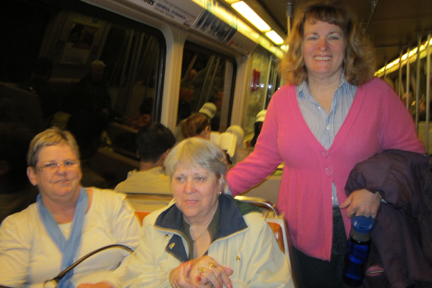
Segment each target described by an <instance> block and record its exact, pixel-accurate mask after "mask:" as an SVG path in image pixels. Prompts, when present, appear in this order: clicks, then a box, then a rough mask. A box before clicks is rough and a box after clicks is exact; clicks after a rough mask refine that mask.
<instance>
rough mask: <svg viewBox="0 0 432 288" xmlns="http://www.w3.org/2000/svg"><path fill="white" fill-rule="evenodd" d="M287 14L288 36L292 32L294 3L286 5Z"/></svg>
mask: <svg viewBox="0 0 432 288" xmlns="http://www.w3.org/2000/svg"><path fill="white" fill-rule="evenodd" d="M286 16H287V30H288V33H287V35H288V37H289V36H290V34H291V19H292V16H293V3H291V2H289V3H287V5H286Z"/></svg>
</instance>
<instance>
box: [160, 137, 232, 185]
mask: <svg viewBox="0 0 432 288" xmlns="http://www.w3.org/2000/svg"><path fill="white" fill-rule="evenodd" d="M179 166H182V167H187V168H204V169H206V170H208V171H210V172H213V173H214V174H216V176H217V177H218V178H220V176H223V183H222V187H224V186H225V179H226V177H225V176H226V173H227V172H228V165H227V163H226V156H225V153H224V152H223V151H222V149H220V148H219V147H218V146H217V145H216V144H213V143H212V142H210V141H208V140H204V139H201V138H198V137H191V138H188V139H185V140H183V141H182V142H180V143H179V144H177V145H176V146H174V148H173V149H172V150H171V151H170V152H169V154H168V156H167V157H166V159H165V168H166V172H167V174H168V176H169V177H170V178H172V177H173V174H174V172H175V171H176V170H177V168H178V167H179Z"/></svg>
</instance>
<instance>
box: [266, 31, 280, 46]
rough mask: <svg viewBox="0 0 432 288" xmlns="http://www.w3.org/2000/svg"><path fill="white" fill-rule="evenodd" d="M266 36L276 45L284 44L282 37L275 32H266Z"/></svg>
mask: <svg viewBox="0 0 432 288" xmlns="http://www.w3.org/2000/svg"><path fill="white" fill-rule="evenodd" d="M265 35H266V36H267V37H268V38H269V39H270V40H272V41H273V43H275V44H276V45H280V44H282V43H284V40H283V39H282V37H280V36H279V35H278V34H277V33H276V32H275V31H273V30H272V31H269V32H266V33H265Z"/></svg>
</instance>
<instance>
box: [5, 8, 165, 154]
mask: <svg viewBox="0 0 432 288" xmlns="http://www.w3.org/2000/svg"><path fill="white" fill-rule="evenodd" d="M0 10H1V12H0V13H1V14H0V16H2V25H1V29H2V31H3V32H4V33H2V35H4V37H5V38H4V40H5V41H2V43H3V44H2V45H1V46H0V47H1V48H2V50H1V52H2V53H1V56H0V57H2V58H1V60H2V63H4V66H3V65H2V66H3V67H4V68H3V69H1V70H0V81H6V82H13V83H15V84H16V85H18V86H20V87H21V86H23V85H24V86H25V85H26V84H22V83H27V81H28V80H29V79H30V78H31V75H32V72H33V71H32V67H33V63H36V62H37V61H36V60H37V59H40V58H41V57H43V58H46V59H48V60H49V61H50V62H51V63H52V71H50V72H51V74H50V75H49V77H48V78H49V81H48V83H49V86H50V89H52V90H54V91H56V92H57V97H58V98H59V99H58V110H60V111H62V112H65V113H68V114H70V115H72V114H75V113H77V112H78V111H83V110H85V111H87V112H90V113H93V114H97V113H100V114H103V116H104V117H105V120H104V121H105V122H106V123H107V124H105V127H106V130H107V131H108V134H109V136H110V138H111V142H112V144H113V145H114V148H119V150H124V151H125V152H126V153H129V154H130V155H131V156H133V157H135V148H134V144H133V142H134V141H131V140H130V141H126V142H125V140H124V139H126V138H128V139H133V136H129V137H126V138H125V137H118V136H119V135H123V136H124V134H125V133H128V134H131V133H132V134H133V133H134V132H136V131H138V129H139V128H140V127H142V126H145V125H146V124H148V123H149V122H151V121H160V114H161V109H162V107H161V106H162V82H163V78H162V77H163V70H164V65H165V64H164V61H165V51H166V44H165V40H164V37H163V35H162V33H161V32H160V31H158V30H156V29H154V28H152V27H149V26H146V25H144V24H142V23H137V22H135V21H132V20H130V19H126V18H124V17H122V16H119V15H117V14H113V13H110V12H108V11H105V10H101V9H99V8H97V7H94V6H91V5H88V4H85V3H83V2H81V1H68V0H65V1H51V2H49V1H43V0H40V1H39V0H35V1H26V0H17V1H2V4H0ZM18 31H19V32H18ZM30 42H31V43H30ZM6 44H7V45H6ZM3 60H4V61H3ZM98 61H99V62H98ZM24 86H23V87H24ZM36 92H38V91H36ZM38 93H39V92H38ZM39 96H41V95H39ZM41 98H42V96H41ZM42 104H43V103H42ZM42 110H43V107H42ZM50 116H52V115H50ZM66 119H67V118H66ZM55 121H57V120H55ZM55 123H56V124H58V125H62V124H61V123H58V122H55ZM108 123H109V124H108ZM123 142H125V143H123Z"/></svg>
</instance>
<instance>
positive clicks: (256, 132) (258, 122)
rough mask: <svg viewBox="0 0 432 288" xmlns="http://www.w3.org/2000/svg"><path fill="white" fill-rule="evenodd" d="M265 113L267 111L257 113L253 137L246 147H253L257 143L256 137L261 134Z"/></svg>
mask: <svg viewBox="0 0 432 288" xmlns="http://www.w3.org/2000/svg"><path fill="white" fill-rule="evenodd" d="M266 113H267V110H261V111H260V112H258V114H257V116H256V120H255V123H254V136H253V138H252V140H251V141H250V142H248V147H255V144H256V142H257V139H258V136H259V135H260V133H261V129H262V126H263V123H264V119H265V115H266Z"/></svg>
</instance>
